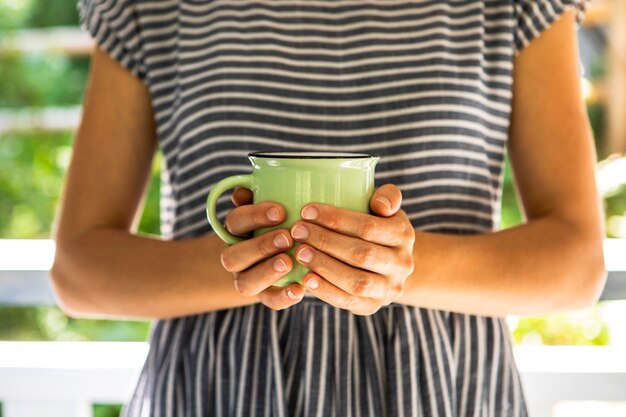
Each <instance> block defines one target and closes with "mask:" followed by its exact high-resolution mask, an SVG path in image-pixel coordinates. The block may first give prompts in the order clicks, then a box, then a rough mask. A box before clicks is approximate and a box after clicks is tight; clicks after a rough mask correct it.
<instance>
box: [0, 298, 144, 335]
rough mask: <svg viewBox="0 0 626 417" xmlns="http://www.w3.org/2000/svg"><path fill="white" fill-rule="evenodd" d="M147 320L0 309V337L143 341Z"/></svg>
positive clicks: (50, 309) (37, 309)
mask: <svg viewBox="0 0 626 417" xmlns="http://www.w3.org/2000/svg"><path fill="white" fill-rule="evenodd" d="M149 329H150V323H149V322H145V321H132V320H87V319H73V318H70V317H68V316H66V315H65V314H63V312H61V310H59V309H58V308H57V307H52V306H50V307H4V308H2V309H0V340H58V341H101V340H106V341H145V340H146V339H147V336H148V331H149Z"/></svg>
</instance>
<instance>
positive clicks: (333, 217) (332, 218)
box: [324, 210, 339, 229]
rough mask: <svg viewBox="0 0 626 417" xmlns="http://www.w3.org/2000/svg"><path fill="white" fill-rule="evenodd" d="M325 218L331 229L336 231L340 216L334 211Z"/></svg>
mask: <svg viewBox="0 0 626 417" xmlns="http://www.w3.org/2000/svg"><path fill="white" fill-rule="evenodd" d="M324 217H325V220H326V221H325V222H324V223H325V224H326V225H327V226H328V227H329V228H330V229H336V228H337V227H339V216H338V215H337V213H336V212H335V211H334V210H331V211H330V212H328V213H326V214H325V215H324Z"/></svg>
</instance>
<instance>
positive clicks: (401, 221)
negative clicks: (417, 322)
mask: <svg viewBox="0 0 626 417" xmlns="http://www.w3.org/2000/svg"><path fill="white" fill-rule="evenodd" d="M401 202H402V195H401V193H400V190H399V189H398V188H397V187H396V186H394V185H391V184H387V185H384V186H382V187H380V188H378V189H377V190H376V191H375V192H374V195H373V196H372V198H371V199H370V208H371V209H372V211H373V212H374V213H375V214H377V215H379V216H382V217H379V216H373V215H370V214H363V213H357V212H354V211H351V210H344V209H339V208H335V207H333V206H329V205H325V204H309V205H307V206H305V207H304V208H303V209H302V212H301V217H302V218H303V219H304V221H299V222H296V223H294V225H293V227H292V228H291V235H292V236H293V238H294V239H295V240H296V241H298V242H300V243H302V244H301V245H300V246H299V247H298V249H297V250H296V259H297V260H298V262H299V263H301V264H302V265H305V266H306V267H307V268H309V269H311V271H312V272H309V273H308V274H307V275H305V277H304V280H303V284H304V285H305V286H306V287H307V289H308V290H309V291H311V292H312V293H313V295H315V296H316V297H318V298H320V299H322V300H324V301H326V302H327V303H329V304H332V305H334V306H336V307H339V308H343V309H346V310H350V311H351V312H353V313H354V314H359V315H369V314H373V313H375V312H376V311H378V310H379V309H380V308H381V307H382V306H385V305H389V304H390V303H392V302H393V301H394V300H396V299H397V298H399V297H400V296H401V295H402V293H403V290H404V282H405V280H406V279H407V277H408V276H409V275H411V273H412V272H413V267H414V265H413V243H414V241H415V230H414V229H413V226H412V225H411V222H410V221H409V219H408V218H407V216H406V213H405V212H404V211H403V210H400V204H401Z"/></svg>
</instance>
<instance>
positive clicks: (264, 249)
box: [257, 233, 276, 258]
mask: <svg viewBox="0 0 626 417" xmlns="http://www.w3.org/2000/svg"><path fill="white" fill-rule="evenodd" d="M275 250H276V247H275V246H274V242H273V240H272V236H270V234H269V233H267V234H265V236H263V239H258V241H257V251H258V253H259V255H261V256H262V257H263V258H267V257H268V256H270V255H273V254H274V251H275Z"/></svg>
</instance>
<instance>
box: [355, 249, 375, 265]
mask: <svg viewBox="0 0 626 417" xmlns="http://www.w3.org/2000/svg"><path fill="white" fill-rule="evenodd" d="M353 259H354V260H355V261H356V263H357V264H358V265H359V266H370V265H373V264H374V263H376V251H375V250H374V248H372V247H370V246H364V245H359V246H357V247H355V248H354V250H353Z"/></svg>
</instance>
